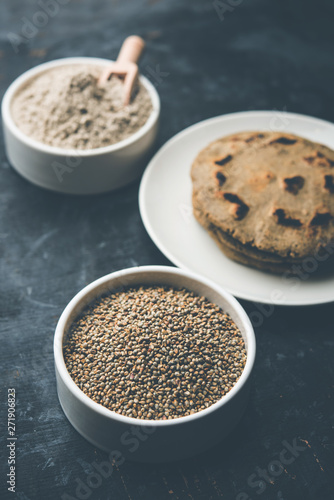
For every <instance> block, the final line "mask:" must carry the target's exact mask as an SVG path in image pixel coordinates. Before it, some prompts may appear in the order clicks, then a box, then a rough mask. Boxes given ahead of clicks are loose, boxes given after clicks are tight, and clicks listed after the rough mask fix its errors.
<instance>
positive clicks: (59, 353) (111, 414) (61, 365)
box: [54, 266, 256, 427]
mask: <svg viewBox="0 0 334 500" xmlns="http://www.w3.org/2000/svg"><path fill="white" fill-rule="evenodd" d="M149 272H151V273H154V272H164V273H167V274H178V275H181V276H185V277H187V278H190V279H193V280H195V281H198V282H200V283H202V284H204V285H206V286H208V287H209V288H211V289H213V290H214V291H215V292H217V293H218V294H219V295H221V296H222V297H223V298H224V299H225V300H226V301H227V302H228V303H229V304H230V305H231V306H232V307H233V309H234V310H235V312H236V313H237V314H238V315H239V316H240V318H241V322H242V325H243V327H244V333H245V339H246V341H247V359H246V364H245V367H244V369H243V372H242V374H241V376H240V378H239V379H238V380H237V382H236V383H235V385H234V386H233V387H232V389H231V390H230V391H229V392H228V393H227V394H225V395H224V396H222V398H221V399H220V400H219V401H217V402H216V403H214V404H212V405H211V406H209V407H208V408H205V409H204V410H200V411H198V412H196V413H193V414H191V415H186V416H183V417H177V418H174V419H170V420H154V419H139V418H135V417H126V416H125V415H121V414H120V413H116V412H115V411H113V410H109V409H108V408H106V407H105V406H102V405H101V404H99V403H96V402H95V401H93V400H92V399H90V398H89V397H88V396H87V395H86V394H85V393H84V392H83V391H81V389H79V387H78V386H77V385H76V383H75V382H74V380H73V379H72V377H71V376H70V374H69V372H68V371H67V368H66V365H65V361H64V356H63V337H64V333H65V326H66V324H67V322H68V319H69V317H70V316H71V314H72V313H73V310H74V309H75V308H76V306H77V305H78V304H79V303H80V302H81V300H82V299H83V298H84V297H85V296H86V295H87V294H88V293H90V292H92V291H93V290H96V292H97V293H96V297H98V296H99V293H98V290H99V288H100V287H101V285H104V284H105V283H107V282H108V281H110V280H113V279H114V278H119V277H122V276H127V275H129V274H141V273H149ZM162 284H163V283H162ZM92 300H94V298H92V299H91V301H92ZM232 319H233V318H232ZM255 354H256V341H255V334H254V330H253V326H252V324H251V322H250V320H249V318H248V316H247V314H246V312H245V310H244V308H243V307H242V306H241V305H240V304H239V302H238V301H237V300H236V299H235V298H234V297H233V296H232V295H231V294H230V293H229V292H226V291H225V290H224V289H222V288H221V287H220V286H218V285H216V284H215V283H213V282H212V281H210V280H208V279H206V278H204V277H202V276H200V275H198V274H195V273H192V272H190V271H186V270H184V269H179V268H177V267H169V266H138V267H132V268H127V269H123V270H121V271H116V272H113V273H110V274H107V275H105V276H102V277H101V278H99V279H97V280H95V281H93V282H92V283H90V284H89V285H87V286H85V287H84V288H83V289H82V290H81V291H80V292H78V293H77V294H76V295H75V296H74V297H73V298H72V300H71V301H70V302H69V303H68V305H67V306H66V307H65V309H64V311H63V313H62V314H61V316H60V318H59V321H58V323H57V326H56V331H55V336H54V359H55V365H56V368H57V370H58V373H59V375H60V377H61V378H62V380H63V382H64V383H65V385H66V386H67V388H68V389H69V390H70V392H71V393H72V395H73V397H76V398H78V399H79V400H80V401H81V402H82V403H83V404H84V405H86V406H88V407H90V409H91V410H93V411H95V412H97V413H99V414H101V415H103V416H105V417H107V418H109V419H110V420H111V421H113V420H118V421H119V422H122V423H125V424H129V425H130V424H131V425H134V424H136V425H143V426H145V425H147V426H151V427H155V426H156V427H163V426H170V425H178V424H185V423H187V422H191V421H192V420H197V419H199V418H202V417H204V416H205V415H208V414H210V413H212V412H214V411H216V410H217V409H218V408H220V407H222V406H224V405H225V404H226V403H228V401H229V400H230V399H232V398H233V397H234V396H235V395H236V394H237V392H239V391H240V390H241V389H242V387H243V386H244V385H245V383H246V381H247V380H248V379H249V377H250V375H251V372H252V370H253V366H254V362H255Z"/></svg>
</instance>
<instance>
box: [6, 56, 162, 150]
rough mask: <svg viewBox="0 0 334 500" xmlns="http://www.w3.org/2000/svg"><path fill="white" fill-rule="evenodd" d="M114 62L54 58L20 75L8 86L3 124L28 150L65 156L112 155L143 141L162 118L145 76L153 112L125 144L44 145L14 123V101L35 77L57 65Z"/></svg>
mask: <svg viewBox="0 0 334 500" xmlns="http://www.w3.org/2000/svg"><path fill="white" fill-rule="evenodd" d="M111 62H113V60H111V59H104V58H100V57H64V58H60V59H54V60H52V61H49V62H46V63H42V64H39V65H37V66H35V67H33V68H31V69H29V70H28V71H25V72H24V73H22V74H21V75H20V76H18V77H17V78H16V79H15V80H14V81H13V82H12V83H11V84H10V85H9V87H8V89H7V90H6V92H5V94H4V96H3V99H2V105H1V114H2V118H3V121H4V124H5V125H6V126H7V127H8V128H9V130H10V131H11V132H12V134H13V135H15V136H16V137H17V139H19V140H20V141H21V142H23V143H24V144H26V145H27V146H29V147H32V148H34V149H35V150H38V151H41V152H43V153H48V154H57V155H59V156H60V155H63V156H96V155H99V154H105V153H111V152H114V151H119V150H121V149H124V148H126V147H128V146H130V145H131V144H133V143H135V142H137V141H138V140H139V139H141V138H142V137H143V136H144V135H145V134H146V133H147V132H148V131H149V130H150V129H151V128H153V127H154V125H155V124H156V122H157V120H158V118H159V115H160V98H159V94H158V92H157V90H156V89H155V87H154V85H153V84H152V83H151V82H150V81H149V80H148V79H147V78H146V77H145V76H143V75H140V76H139V79H140V81H141V83H142V84H143V85H144V87H145V88H146V90H147V91H148V93H149V96H150V98H151V101H152V106H153V109H152V112H151V114H150V116H149V117H148V119H147V121H146V122H145V123H144V125H143V126H142V127H141V128H140V129H139V130H137V132H135V133H134V134H132V135H130V136H129V137H127V138H126V139H123V140H122V141H119V142H116V143H115V144H111V145H110V146H103V147H101V148H94V149H74V148H72V149H70V148H61V147H56V146H49V145H48V144H44V143H43V142H40V141H37V140H36V139H33V138H31V137H29V136H28V135H26V134H25V133H24V132H22V131H21V130H20V129H19V127H18V126H17V125H16V124H15V122H14V119H13V117H12V113H11V105H12V101H13V98H14V97H15V94H16V93H17V91H18V90H19V89H20V87H22V86H23V85H24V84H25V83H27V82H28V81H29V80H31V79H32V78H34V77H35V76H37V75H39V74H42V73H44V72H45V71H47V70H49V69H52V68H56V67H57V66H68V65H70V64H87V63H88V64H92V65H97V66H107V65H108V64H110V63H111Z"/></svg>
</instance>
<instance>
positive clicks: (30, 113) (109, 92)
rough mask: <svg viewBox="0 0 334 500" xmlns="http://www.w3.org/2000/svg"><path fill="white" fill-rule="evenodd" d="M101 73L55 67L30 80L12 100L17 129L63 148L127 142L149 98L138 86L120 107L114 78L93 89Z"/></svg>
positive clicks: (148, 109)
mask: <svg viewBox="0 0 334 500" xmlns="http://www.w3.org/2000/svg"><path fill="white" fill-rule="evenodd" d="M102 69H103V68H101V67H99V66H92V65H89V66H88V65H87V66H86V65H81V64H80V65H79V64H76V65H72V66H60V67H58V68H54V69H51V70H47V71H46V72H44V73H42V74H41V75H39V76H37V77H36V78H34V79H32V80H30V81H29V82H28V83H27V84H26V85H25V86H24V87H23V88H21V89H19V91H18V92H17V94H16V96H14V99H13V104H12V115H13V119H14V121H15V123H16V125H17V126H18V127H19V128H20V130H21V131H22V132H24V133H25V134H26V135H28V136H29V137H31V138H33V139H35V140H37V141H40V142H43V143H44V144H48V145H49V146H57V147H60V148H66V149H92V148H100V147H103V146H108V145H110V144H115V143H116V142H119V141H121V140H123V139H126V138H127V137H129V136H130V135H132V134H133V133H134V132H136V131H137V130H138V129H140V128H141V127H142V126H143V125H144V124H145V122H146V121H147V119H148V117H149V116H150V114H151V112H152V102H151V98H150V96H149V94H148V92H147V90H146V89H145V87H143V85H141V84H140V83H138V85H137V87H136V88H135V90H134V92H133V95H132V99H131V103H130V104H129V105H128V106H126V107H124V106H123V104H122V97H123V94H122V88H123V83H122V81H121V80H120V79H119V78H118V77H116V76H113V77H112V78H111V79H110V80H109V81H108V82H107V83H106V84H105V85H104V86H103V87H99V86H98V85H97V78H98V77H99V75H100V73H101V70H102Z"/></svg>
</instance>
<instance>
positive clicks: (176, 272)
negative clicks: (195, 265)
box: [54, 266, 255, 462]
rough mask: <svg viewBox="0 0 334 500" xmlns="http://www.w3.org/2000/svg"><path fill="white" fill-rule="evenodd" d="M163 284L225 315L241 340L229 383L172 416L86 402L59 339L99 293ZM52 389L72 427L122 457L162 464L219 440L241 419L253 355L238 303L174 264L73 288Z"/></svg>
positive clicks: (110, 276) (56, 353) (56, 347)
mask: <svg viewBox="0 0 334 500" xmlns="http://www.w3.org/2000/svg"><path fill="white" fill-rule="evenodd" d="M138 284H150V285H154V284H160V285H161V284H163V285H171V286H176V287H185V288H188V289H189V290H192V291H193V292H195V293H197V294H200V295H204V296H205V297H207V298H208V299H209V300H211V301H212V302H214V303H215V304H217V305H219V306H221V307H222V308H223V310H224V311H226V312H227V313H229V314H230V316H231V317H232V319H233V320H234V322H235V323H236V325H237V326H238V327H239V329H240V331H241V333H242V336H243V338H244V340H245V344H246V349H247V361H246V365H245V368H244V370H243V372H242V375H241V377H240V378H239V380H238V381H237V383H236V384H235V386H234V387H233V388H232V389H231V390H230V391H229V392H228V393H227V394H226V395H225V396H223V397H222V399H221V400H220V401H218V402H217V403H215V404H213V405H212V406H210V407H209V408H207V409H205V410H202V411H200V412H198V413H194V414H192V415H189V416H185V417H180V418H176V419H173V420H140V419H136V418H132V417H125V416H123V415H120V414H117V413H115V412H113V411H111V410H108V409H107V408H105V407H103V406H102V405H99V404H98V403H95V402H94V401H92V400H91V399H90V398H89V397H88V396H86V395H85V394H84V393H83V392H82V391H81V390H80V389H79V388H78V386H77V385H76V384H75V383H74V381H73V380H72V378H71V377H70V375H69V373H68V371H67V369H66V366H65V362H64V358H63V342H64V338H66V335H67V332H68V331H69V328H70V326H71V324H72V322H73V321H74V320H75V318H76V317H77V316H78V315H79V314H80V312H81V311H82V310H83V309H84V308H85V306H86V305H87V304H89V303H90V302H91V301H92V300H94V299H95V298H97V297H99V296H100V295H102V294H104V293H107V292H112V291H113V290H114V289H116V288H119V287H123V286H133V285H138ZM54 357H55V367H56V378H57V390H58V397H59V401H60V404H61V406H62V408H63V410H64V413H65V415H66V416H67V418H68V419H69V421H70V422H71V424H72V425H73V427H75V429H76V430H77V431H78V432H79V433H80V434H81V435H82V436H84V437H85V438H86V439H87V440H88V441H90V442H91V443H92V444H94V445H95V446H97V447H99V448H101V449H103V450H106V451H108V452H113V451H118V452H119V453H120V454H122V456H123V457H124V458H127V459H130V460H135V461H145V462H163V461H171V460H177V459H182V458H187V457H190V456H193V455H195V454H196V453H199V452H201V451H204V450H206V449H208V448H209V447H211V446H212V445H214V444H216V443H217V442H219V441H220V440H221V439H222V438H224V437H225V436H226V435H227V434H228V433H229V432H230V431H231V430H232V429H233V427H234V426H235V425H236V423H237V422H238V421H239V419H240V418H241V416H242V414H243V411H244V409H245V407H246V403H247V399H248V389H249V379H250V374H251V372H252V369H253V365H254V359H255V336H254V331H253V328H252V325H251V323H250V321H249V319H248V317H247V315H246V313H245V311H244V309H243V308H242V307H241V305H240V304H239V303H238V302H237V300H236V299H235V298H234V297H232V295H230V294H229V293H227V292H225V291H224V290H222V289H221V288H220V287H219V286H217V285H215V284H214V283H213V282H210V281H208V280H207V279H205V278H202V277H200V276H198V275H196V274H193V273H191V272H188V271H184V270H181V269H178V268H174V267H165V266H144V267H134V268H130V269H125V270H123V271H118V272H115V273H112V274H108V275H107V276H104V277H102V278H100V279H98V280H96V281H94V282H93V283H91V284H90V285H88V286H86V287H85V288H84V289H83V290H81V292H79V293H78V294H77V295H76V296H75V297H74V298H73V299H72V300H71V302H70V303H69V304H68V306H67V307H66V308H65V310H64V312H63V314H62V315H61V317H60V319H59V322H58V325H57V328H56V333H55V339H54Z"/></svg>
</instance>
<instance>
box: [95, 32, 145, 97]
mask: <svg viewBox="0 0 334 500" xmlns="http://www.w3.org/2000/svg"><path fill="white" fill-rule="evenodd" d="M144 47H145V42H144V40H143V39H142V38H140V36H136V35H133V36H129V37H128V38H126V39H125V40H124V42H123V45H122V47H121V50H120V52H119V54H118V57H117V60H116V61H115V62H114V63H111V64H110V66H108V67H107V68H106V69H105V71H104V72H103V73H102V75H101V76H100V78H99V81H98V83H99V85H105V84H106V83H107V81H108V80H110V78H111V77H112V75H117V76H120V77H122V78H123V79H124V89H123V103H124V106H127V105H128V104H129V103H130V101H131V95H132V91H133V88H134V86H135V84H136V81H137V78H138V74H139V70H138V66H137V62H138V61H139V58H140V56H141V54H142V52H143V50H144Z"/></svg>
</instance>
